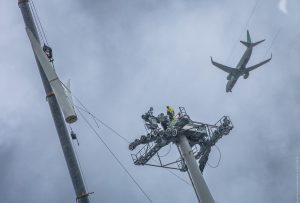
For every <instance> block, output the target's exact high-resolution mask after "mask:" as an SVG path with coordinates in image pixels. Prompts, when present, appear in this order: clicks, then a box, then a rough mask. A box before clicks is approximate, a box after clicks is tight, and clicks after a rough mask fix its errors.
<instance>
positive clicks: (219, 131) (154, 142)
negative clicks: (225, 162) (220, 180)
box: [129, 107, 233, 172]
mask: <svg viewBox="0 0 300 203" xmlns="http://www.w3.org/2000/svg"><path fill="white" fill-rule="evenodd" d="M142 119H143V120H144V121H145V127H146V130H147V134H146V135H142V136H141V137H140V139H135V140H134V141H133V142H132V143H130V144H129V149H130V150H131V151H133V150H135V149H136V148H137V147H138V146H140V145H143V147H141V148H140V149H139V151H138V152H137V153H136V154H131V156H132V159H133V162H134V164H135V165H150V166H157V167H164V168H170V169H178V170H180V171H186V166H185V164H184V161H183V160H182V158H181V157H179V158H178V159H177V160H175V161H171V162H169V163H163V162H162V159H161V156H160V155H159V151H160V149H162V148H163V147H165V146H167V145H169V144H172V143H174V144H177V143H178V139H179V137H180V136H186V137H187V139H188V141H189V143H190V145H191V147H192V148H193V153H194V156H195V158H196V159H197V160H198V161H199V168H200V170H201V172H203V169H204V167H205V165H206V162H207V160H208V156H209V153H210V151H211V147H212V146H214V145H215V144H216V142H217V141H218V140H219V139H221V138H222V137H223V136H224V135H228V134H229V132H230V131H231V130H232V129H233V125H232V123H231V121H230V118H229V117H228V116H223V117H222V118H221V119H220V120H219V121H218V122H217V123H216V124H214V125H210V124H205V123H201V122H197V121H193V120H191V119H190V117H189V116H188V115H187V113H186V111H185V108H184V107H179V113H178V114H177V115H176V116H170V115H164V114H163V113H161V114H159V115H158V116H154V115H153V108H150V110H149V111H148V112H146V113H145V114H143V115H142ZM154 156H157V158H158V162H157V163H159V164H152V163H151V164H150V163H149V161H150V159H151V158H152V157H154ZM174 164H177V166H174Z"/></svg>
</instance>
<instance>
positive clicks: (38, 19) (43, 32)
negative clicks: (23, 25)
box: [31, 0, 48, 45]
mask: <svg viewBox="0 0 300 203" xmlns="http://www.w3.org/2000/svg"><path fill="white" fill-rule="evenodd" d="M31 4H32V7H33V10H34V12H33V13H35V15H36V17H37V24H38V26H39V27H40V28H41V33H42V37H43V38H44V39H45V42H46V44H47V45H48V40H47V37H46V34H45V31H44V28H43V25H42V23H41V21H40V17H39V15H38V12H37V11H36V8H35V5H34V2H33V0H31Z"/></svg>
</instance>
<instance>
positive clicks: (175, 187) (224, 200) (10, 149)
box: [0, 0, 300, 203]
mask: <svg viewBox="0 0 300 203" xmlns="http://www.w3.org/2000/svg"><path fill="white" fill-rule="evenodd" d="M35 5H36V8H37V10H38V13H39V15H40V18H41V21H42V24H43V26H44V29H45V32H46V35H47V38H48V41H49V43H50V45H51V46H52V47H53V49H54V57H55V66H56V71H57V72H58V74H59V75H60V77H61V79H62V80H63V81H66V80H67V79H69V78H71V80H72V89H73V93H74V94H75V95H76V96H77V97H78V98H80V99H81V100H82V102H83V103H84V104H85V105H86V106H87V107H88V108H89V109H90V110H91V111H92V112H93V113H94V114H95V115H97V116H98V117H99V118H101V119H102V120H103V121H104V122H106V123H108V124H109V125H110V126H112V127H113V128H114V129H115V130H117V131H118V132H119V133H120V134H122V135H123V136H124V137H126V138H127V139H129V140H134V139H135V138H137V137H139V136H140V135H141V134H143V133H145V132H144V127H143V123H142V120H141V119H140V115H141V114H142V113H144V112H145V111H146V110H147V109H148V108H149V107H150V106H153V107H154V110H155V113H160V112H163V111H165V106H166V105H172V106H173V107H175V108H177V107H178V106H184V107H186V110H187V112H188V113H189V115H190V116H191V118H192V119H193V120H197V121H202V122H206V123H215V122H216V121H217V120H218V119H219V118H220V117H221V116H223V115H228V116H230V117H231V119H232V121H233V124H234V126H235V128H234V130H233V131H232V133H231V134H230V135H229V136H226V137H224V138H223V139H222V140H220V141H219V143H218V146H219V147H220V149H221V152H222V161H221V164H220V166H219V167H218V168H216V169H213V168H209V167H207V168H206V169H205V172H204V177H205V179H206V181H207V184H208V186H209V188H210V190H211V192H212V194H213V196H214V198H215V199H216V200H217V201H218V202H219V203H232V202H243V203H252V202H264V203H265V202H267V203H274V202H275V203H277V202H278V203H281V202H296V154H297V150H298V149H299V146H300V138H299V130H300V129H299V128H300V125H299V123H298V122H299V116H300V107H299V99H300V93H299V85H300V84H299V83H300V82H299V81H300V67H299V64H300V57H299V55H300V43H299V36H300V29H299V23H300V14H299V9H300V2H299V1H298V0H287V1H284V0H282V1H281V2H280V1H277V0H258V1H257V0H250V1H249V0H240V1H234V0H223V1H221V0H215V1H203V0H202V1H201V0H198V1H197V0H185V1H184V0H165V1H158V0H142V1H138V0H131V1H122V0H111V1H105V0H100V1H96V0H85V1H79V0H77V1H74V0H73V1H71V0H65V1H60V0H53V1H38V0H36V1H35ZM255 5H256V6H255ZM254 7H255V8H256V9H255V10H253V8H254ZM253 11H254V12H253ZM249 16H252V17H251V18H249ZM0 29H1V34H0V47H1V49H0V53H1V54H0V65H1V68H0V89H1V101H0V104H1V105H0V108H1V113H0V124H1V128H0V161H1V162H0V164H1V165H0V174H1V180H0V202H7V203H18V202H24V203H41V202H43V203H50V202H75V195H74V191H73V187H72V184H71V180H70V177H69V174H68V170H67V167H66V163H65V160H64V157H63V153H62V150H61V146H60V143H59V140H58V137H57V134H56V130H55V127H54V124H53V120H52V117H51V114H50V111H49V107H48V104H47V102H46V100H45V93H44V90H43V87H42V83H41V79H40V76H39V74H38V71H37V67H36V64H35V61H34V57H33V53H32V50H31V46H30V43H29V40H28V38H27V36H26V33H25V29H24V23H23V19H22V16H21V13H20V10H19V8H18V6H17V1H16V0H15V1H12V0H1V1H0ZM246 29H249V30H250V33H251V37H252V39H253V41H258V40H261V39H266V42H264V43H263V44H261V45H259V46H257V47H256V48H255V49H254V52H253V55H252V58H251V59H250V62H249V65H253V64H255V63H257V62H260V61H261V60H263V59H265V58H267V57H269V56H270V54H271V53H272V54H273V60H272V61H271V62H270V63H268V64H267V65H265V66H263V67H262V68H259V69H257V70H255V71H253V72H251V73H250V76H249V78H248V79H247V80H244V79H242V78H241V79H240V80H239V81H238V83H237V85H236V86H235V87H234V89H233V92H232V93H230V94H227V93H225V84H226V74H225V73H224V72H222V71H221V70H218V69H217V68H215V67H213V66H212V65H211V63H210V56H213V57H214V59H215V60H216V61H218V62H220V63H224V64H227V65H229V66H235V65H236V64H237V62H238V60H239V58H240V57H241V55H242V53H243V51H244V50H245V47H244V46H243V45H242V44H240V43H238V41H239V40H245V39H246ZM275 37H276V38H275ZM273 39H275V40H274V43H272V41H273ZM72 127H73V129H74V130H75V131H76V133H77V135H78V137H79V142H80V146H79V147H76V150H77V152H78V155H79V158H80V162H81V165H82V168H83V170H84V175H85V179H86V182H87V185H88V189H89V191H94V192H95V194H93V195H92V197H91V199H92V202H94V203H95V202H107V203H115V202H128V203H140V202H147V199H146V198H145V196H143V194H141V192H140V191H139V190H138V188H137V187H136V185H134V184H133V183H132V181H131V180H130V178H129V177H128V176H127V175H126V173H125V172H124V171H123V170H122V169H121V167H120V166H119V165H118V164H117V162H116V161H115V160H114V159H113V157H112V156H111V155H110V154H109V152H108V151H107V150H106V149H105V147H104V146H103V145H102V144H101V143H100V142H99V139H97V137H96V136H95V135H94V134H93V132H92V131H91V130H90V129H89V128H88V127H87V126H86V124H85V123H84V121H83V119H82V118H81V117H79V121H78V122H77V123H76V124H74V125H73V126H72ZM97 130H98V131H99V133H100V134H101V136H102V137H103V139H104V140H105V141H106V142H107V144H108V145H109V146H110V147H111V148H112V149H113V151H114V152H115V153H116V154H117V156H118V157H119V158H120V160H121V161H122V162H123V163H124V164H125V165H126V167H127V168H128V170H129V171H130V172H131V173H132V174H133V175H134V177H135V178H136V180H137V181H138V182H139V183H140V184H141V186H142V187H143V188H144V190H145V191H146V192H147V193H148V194H149V196H150V197H151V199H152V200H153V202H155V203H165V202H174V203H182V202H188V203H193V202H197V200H196V197H195V194H194V191H193V189H192V187H191V186H190V185H188V184H186V183H184V182H183V181H181V180H179V179H178V178H176V177H175V176H174V175H172V174H171V173H169V172H168V171H167V170H165V169H160V168H151V167H142V166H140V167H138V166H134V165H133V163H132V160H131V157H130V151H129V150H128V144H127V143H126V142H124V141H123V140H121V139H120V138H118V137H116V136H115V135H114V134H113V133H112V132H111V131H109V130H108V129H106V128H105V127H104V126H101V125H100V127H99V129H98V128H97ZM163 151H164V152H166V151H167V149H165V150H163ZM170 156H172V157H176V156H177V151H176V147H175V146H172V149H171V152H170ZM217 161H218V153H217V151H216V150H215V149H214V150H213V151H212V154H211V157H210V159H209V163H211V164H212V165H213V164H215V163H216V162H217ZM175 173H176V174H177V175H179V176H180V177H182V178H184V179H185V180H188V177H187V175H186V174H183V173H180V172H176V171H175Z"/></svg>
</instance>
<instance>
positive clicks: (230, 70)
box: [210, 57, 235, 73]
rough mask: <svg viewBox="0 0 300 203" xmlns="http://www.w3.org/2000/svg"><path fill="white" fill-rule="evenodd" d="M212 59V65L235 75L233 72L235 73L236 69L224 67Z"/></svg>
mask: <svg viewBox="0 0 300 203" xmlns="http://www.w3.org/2000/svg"><path fill="white" fill-rule="evenodd" d="M210 59H211V62H212V64H213V65H214V66H216V67H218V68H220V69H221V70H223V71H225V72H226V73H233V72H234V71H235V69H234V68H230V67H228V66H224V65H222V64H220V63H217V62H215V61H214V60H213V59H212V57H210Z"/></svg>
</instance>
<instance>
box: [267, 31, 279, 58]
mask: <svg viewBox="0 0 300 203" xmlns="http://www.w3.org/2000/svg"><path fill="white" fill-rule="evenodd" d="M280 32H281V28H280V29H278V30H277V32H276V34H275V35H274V37H273V39H272V42H271V44H270V46H269V47H268V49H267V51H266V53H265V55H264V58H265V57H266V56H267V54H268V53H269V51H270V50H271V48H272V46H273V44H274V43H275V40H276V39H277V37H278V35H279V33H280Z"/></svg>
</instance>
